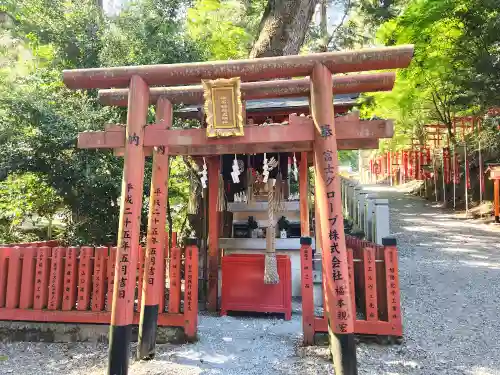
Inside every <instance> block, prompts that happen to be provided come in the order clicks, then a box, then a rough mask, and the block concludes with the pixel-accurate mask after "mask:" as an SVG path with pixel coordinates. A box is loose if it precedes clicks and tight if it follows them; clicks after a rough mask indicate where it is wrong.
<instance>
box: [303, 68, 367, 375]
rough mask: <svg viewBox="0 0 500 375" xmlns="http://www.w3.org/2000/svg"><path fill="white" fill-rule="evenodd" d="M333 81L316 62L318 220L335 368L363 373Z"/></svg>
mask: <svg viewBox="0 0 500 375" xmlns="http://www.w3.org/2000/svg"><path fill="white" fill-rule="evenodd" d="M330 87H332V73H331V72H330V71H329V70H328V68H326V67H325V66H324V65H322V64H316V65H315V67H314V69H313V72H312V75H311V112H312V115H313V120H314V124H315V126H316V130H317V131H316V132H315V139H314V163H315V171H316V175H315V189H316V191H315V199H316V205H317V209H318V213H319V215H318V216H319V223H317V224H320V225H319V228H320V236H319V238H320V241H321V249H322V262H323V267H322V268H323V272H324V288H325V290H324V291H323V295H324V298H325V308H326V309H325V316H326V318H327V321H328V332H329V341H330V352H331V354H332V357H333V363H334V367H335V374H337V375H357V373H358V370H357V363H356V343H355V341H354V319H355V311H352V306H353V304H352V294H351V291H350V288H349V275H348V265H347V249H346V243H345V235H344V220H343V216H342V202H341V194H340V179H339V177H338V158H337V139H336V129H335V124H334V120H335V116H334V111H333V94H332V90H331V89H330ZM317 224H316V225H317Z"/></svg>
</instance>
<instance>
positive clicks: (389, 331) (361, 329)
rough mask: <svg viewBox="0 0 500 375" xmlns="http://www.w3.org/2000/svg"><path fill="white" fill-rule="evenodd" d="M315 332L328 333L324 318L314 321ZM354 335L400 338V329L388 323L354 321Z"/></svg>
mask: <svg viewBox="0 0 500 375" xmlns="http://www.w3.org/2000/svg"><path fill="white" fill-rule="evenodd" d="M314 326H315V327H316V332H323V333H326V332H328V323H327V321H326V319H324V318H316V319H315V320H314ZM354 330H355V333H357V334H360V335H379V336H398V337H400V336H402V335H403V331H402V329H401V327H397V326H396V325H393V324H391V323H389V322H384V321H380V320H379V321H376V322H369V321H366V320H356V321H355V322H354Z"/></svg>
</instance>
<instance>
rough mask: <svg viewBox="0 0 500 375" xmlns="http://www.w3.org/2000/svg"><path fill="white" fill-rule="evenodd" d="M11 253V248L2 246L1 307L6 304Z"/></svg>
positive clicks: (0, 252)
mask: <svg viewBox="0 0 500 375" xmlns="http://www.w3.org/2000/svg"><path fill="white" fill-rule="evenodd" d="M9 254H10V248H8V247H0V307H4V306H5V300H6V297H7V276H8V266H9V261H8V257H9Z"/></svg>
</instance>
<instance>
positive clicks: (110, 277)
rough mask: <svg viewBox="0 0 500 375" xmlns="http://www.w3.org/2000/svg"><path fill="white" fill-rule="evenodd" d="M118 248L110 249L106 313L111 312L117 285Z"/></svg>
mask: <svg viewBox="0 0 500 375" xmlns="http://www.w3.org/2000/svg"><path fill="white" fill-rule="evenodd" d="M116 252H117V249H116V247H112V248H110V249H109V257H108V265H107V276H108V277H107V280H108V293H107V305H106V311H111V305H112V302H111V301H112V300H113V290H114V283H115V267H116Z"/></svg>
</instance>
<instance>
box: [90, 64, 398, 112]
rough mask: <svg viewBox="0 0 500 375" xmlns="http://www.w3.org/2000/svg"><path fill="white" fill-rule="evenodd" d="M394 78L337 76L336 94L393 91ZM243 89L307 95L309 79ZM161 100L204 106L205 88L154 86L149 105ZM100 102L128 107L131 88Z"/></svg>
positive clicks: (264, 94)
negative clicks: (202, 104)
mask: <svg viewBox="0 0 500 375" xmlns="http://www.w3.org/2000/svg"><path fill="white" fill-rule="evenodd" d="M395 79H396V74H395V73H394V72H384V73H374V74H348V75H342V76H337V77H335V79H334V81H333V92H334V93H335V94H337V95H338V94H352V93H357V92H373V91H391V90H392V88H393V87H394V81H395ZM240 89H241V95H242V99H243V100H252V99H265V98H277V97H280V98H281V97H294V96H308V95H309V93H310V81H309V78H302V79H284V80H275V81H260V82H242V83H241V85H240ZM162 97H163V98H164V99H166V100H169V101H170V102H172V104H184V105H190V104H201V103H203V86H201V85H198V86H172V87H152V88H151V90H150V97H149V104H155V103H156V102H157V101H158V100H159V99H160V98H162ZM99 101H100V102H101V104H103V105H111V106H121V107H126V106H127V105H128V89H110V90H99Z"/></svg>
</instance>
